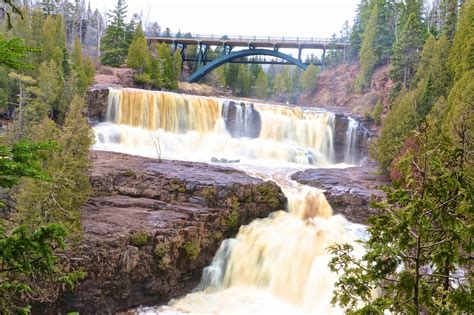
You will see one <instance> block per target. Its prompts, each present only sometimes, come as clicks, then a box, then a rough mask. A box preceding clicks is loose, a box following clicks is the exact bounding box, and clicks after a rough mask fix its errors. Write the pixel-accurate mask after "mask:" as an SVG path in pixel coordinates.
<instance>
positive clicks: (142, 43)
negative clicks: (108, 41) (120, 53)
mask: <svg viewBox="0 0 474 315" xmlns="http://www.w3.org/2000/svg"><path fill="white" fill-rule="evenodd" d="M127 66H129V67H130V68H132V69H134V70H136V71H137V72H138V75H141V74H143V73H144V72H149V71H150V69H149V67H150V54H149V52H148V46H147V43H146V38H145V33H144V32H143V29H142V24H141V23H139V24H138V25H137V28H136V29H135V34H134V35H133V40H132V43H131V44H130V47H129V48H128V57H127Z"/></svg>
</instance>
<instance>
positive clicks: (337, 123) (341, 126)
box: [334, 114, 373, 162]
mask: <svg viewBox="0 0 474 315" xmlns="http://www.w3.org/2000/svg"><path fill="white" fill-rule="evenodd" d="M335 116H336V119H335V120H334V154H335V159H336V162H344V161H345V159H346V156H345V155H346V150H347V146H348V145H350V144H349V143H347V142H348V141H349V140H350V139H349V137H348V133H349V132H350V128H349V123H350V122H349V117H348V116H347V115H344V114H336V115H335ZM353 132H355V135H354V138H353V140H354V143H353V150H354V152H353V154H354V155H355V156H354V157H353V158H354V160H357V161H360V160H361V159H363V158H364V157H366V156H368V153H369V144H370V143H369V141H370V137H372V136H373V134H371V133H370V131H369V130H368V129H367V128H366V127H365V126H364V125H363V124H361V123H358V124H357V127H356V128H355V130H353ZM349 136H350V135H349Z"/></svg>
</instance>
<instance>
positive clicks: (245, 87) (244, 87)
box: [236, 64, 251, 96]
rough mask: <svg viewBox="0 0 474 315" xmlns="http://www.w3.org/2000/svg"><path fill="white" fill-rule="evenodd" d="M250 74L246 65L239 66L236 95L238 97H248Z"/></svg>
mask: <svg viewBox="0 0 474 315" xmlns="http://www.w3.org/2000/svg"><path fill="white" fill-rule="evenodd" d="M250 83H251V82H250V72H249V70H248V67H247V66H246V65H243V64H240V65H239V67H238V73H237V82H236V93H237V95H239V96H248V95H250Z"/></svg>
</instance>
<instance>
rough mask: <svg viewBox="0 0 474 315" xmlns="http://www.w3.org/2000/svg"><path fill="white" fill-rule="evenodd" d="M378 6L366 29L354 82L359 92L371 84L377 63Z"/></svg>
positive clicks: (373, 11) (373, 10) (372, 13)
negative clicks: (375, 44) (358, 68)
mask: <svg viewBox="0 0 474 315" xmlns="http://www.w3.org/2000/svg"><path fill="white" fill-rule="evenodd" d="M378 15H379V14H378V8H377V7H376V6H374V7H373V9H372V10H371V14H370V19H369V21H368V24H367V28H366V29H365V30H364V35H363V41H362V44H361V48H360V54H359V61H360V70H359V74H358V75H357V78H356V81H355V83H354V88H355V90H356V91H357V92H362V91H364V90H365V89H367V88H368V87H369V86H370V82H371V80H372V74H373V72H374V69H375V66H376V65H377V62H378V58H377V55H376V53H375V47H374V43H375V39H376V35H377V24H378V23H379V20H378Z"/></svg>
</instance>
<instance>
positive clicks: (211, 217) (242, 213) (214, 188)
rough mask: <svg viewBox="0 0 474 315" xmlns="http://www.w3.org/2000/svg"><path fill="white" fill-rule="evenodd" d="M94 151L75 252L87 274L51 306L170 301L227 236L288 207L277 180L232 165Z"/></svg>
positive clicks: (113, 306)
mask: <svg viewBox="0 0 474 315" xmlns="http://www.w3.org/2000/svg"><path fill="white" fill-rule="evenodd" d="M92 155H93V156H94V159H95V162H94V167H93V170H92V172H91V183H92V186H93V188H94V190H95V192H96V193H95V196H93V197H92V198H90V200H89V201H88V202H87V204H86V205H85V206H84V208H83V211H82V219H81V221H82V226H83V231H84V235H83V240H82V241H81V244H80V247H79V248H78V251H77V252H78V254H77V257H75V259H73V261H75V262H76V264H77V266H79V267H81V268H82V269H84V270H85V271H86V272H87V278H86V279H84V280H83V281H81V282H80V283H79V284H78V286H77V287H76V289H75V291H74V292H72V293H68V294H63V295H62V296H61V298H60V299H59V301H58V302H57V304H56V305H55V306H54V307H53V309H51V308H46V309H43V310H45V311H46V312H50V311H52V310H54V312H59V313H66V312H71V311H77V312H80V314H81V315H82V314H113V313H115V312H117V311H123V310H126V309H129V308H131V307H136V306H139V305H156V304H159V303H163V302H167V301H169V300H170V299H171V298H174V297H178V296H180V295H182V294H184V293H187V292H189V290H190V289H191V288H193V287H194V286H195V285H196V284H197V282H198V281H199V279H200V276H201V271H202V269H203V268H204V267H205V266H207V265H208V264H209V263H210V262H211V260H212V257H213V256H214V254H215V252H216V250H217V248H218V246H219V244H220V242H221V241H222V240H223V239H224V238H228V237H232V236H233V235H235V234H236V232H237V231H238V228H239V227H240V226H241V225H243V224H247V223H249V222H251V221H252V220H254V219H256V218H262V217H266V216H268V215H269V214H270V213H271V212H272V211H275V210H278V209H284V208H285V203H286V198H285V196H284V195H283V193H282V192H281V190H280V188H279V187H278V186H277V185H276V184H274V183H273V182H264V181H262V180H260V179H256V178H253V177H250V176H248V175H246V174H245V173H243V172H240V171H237V170H234V169H231V168H226V167H222V166H212V165H208V164H204V163H192V162H182V161H161V162H159V161H157V160H154V159H147V158H142V157H138V156H129V155H125V154H119V153H111V152H100V151H96V152H93V153H92Z"/></svg>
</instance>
